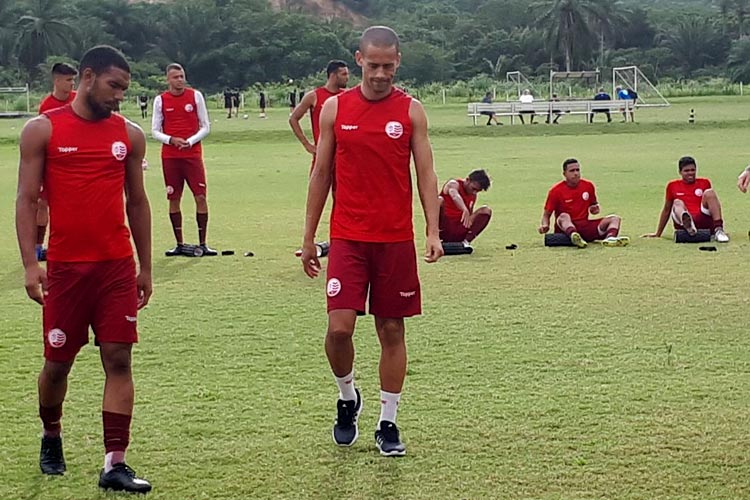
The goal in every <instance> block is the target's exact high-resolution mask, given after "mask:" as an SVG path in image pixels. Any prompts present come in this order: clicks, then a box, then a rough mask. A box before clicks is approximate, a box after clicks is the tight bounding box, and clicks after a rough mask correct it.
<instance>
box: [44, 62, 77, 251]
mask: <svg viewBox="0 0 750 500" xmlns="http://www.w3.org/2000/svg"><path fill="white" fill-rule="evenodd" d="M76 76H78V71H77V70H76V69H75V68H74V67H73V66H71V65H70V64H68V63H55V64H54V65H53V66H52V93H51V94H50V95H48V96H47V97H45V98H44V99H43V100H42V102H41V103H40V104H39V114H40V115H41V114H42V113H44V112H45V111H51V110H53V109H55V108H61V107H62V106H65V105H66V104H70V103H71V102H73V99H75V96H76V91H75V90H73V87H75V83H76ZM36 224H37V230H36V231H37V232H36V258H37V260H38V261H44V260H47V249H46V248H44V238H45V237H46V236H47V224H49V207H48V206H47V193H45V192H44V189H42V191H41V192H40V193H39V202H38V205H37V211H36Z"/></svg>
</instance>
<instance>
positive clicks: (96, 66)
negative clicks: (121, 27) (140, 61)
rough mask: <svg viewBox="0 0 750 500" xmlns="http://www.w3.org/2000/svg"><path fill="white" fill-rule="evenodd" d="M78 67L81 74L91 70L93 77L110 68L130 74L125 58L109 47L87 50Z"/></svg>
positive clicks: (100, 46) (99, 46) (103, 46)
mask: <svg viewBox="0 0 750 500" xmlns="http://www.w3.org/2000/svg"><path fill="white" fill-rule="evenodd" d="M79 67H80V68H81V73H83V72H84V70H86V69H91V71H93V72H94V74H95V75H101V74H102V73H105V72H106V71H108V70H109V69H110V68H119V69H121V70H123V71H127V72H128V73H130V65H129V64H128V61H127V60H126V59H125V56H124V55H123V54H122V52H120V51H119V50H117V49H116V48H114V47H111V46H109V45H97V46H96V47H92V48H90V49H89V50H87V51H86V53H85V54H83V57H82V58H81V64H80V65H79Z"/></svg>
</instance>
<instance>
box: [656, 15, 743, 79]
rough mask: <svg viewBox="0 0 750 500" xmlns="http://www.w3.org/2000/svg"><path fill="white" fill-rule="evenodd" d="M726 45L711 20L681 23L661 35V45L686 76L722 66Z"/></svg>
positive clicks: (687, 20)
mask: <svg viewBox="0 0 750 500" xmlns="http://www.w3.org/2000/svg"><path fill="white" fill-rule="evenodd" d="M727 42H728V40H727V38H725V37H724V36H723V35H722V34H721V33H720V31H719V30H717V29H716V26H715V25H714V23H713V22H712V21H711V20H710V19H707V18H705V17H700V16H692V17H689V18H686V19H682V20H680V21H679V22H677V23H675V25H674V28H673V29H672V30H670V31H668V32H666V33H664V34H662V35H661V45H662V46H663V47H666V48H668V49H670V50H671V52H672V56H673V58H674V59H675V60H676V61H677V62H678V63H682V64H684V66H685V69H686V70H687V72H688V73H691V72H692V71H694V70H696V69H698V68H703V67H704V66H709V65H715V64H719V63H721V62H722V59H723V58H724V54H725V53H726V49H727Z"/></svg>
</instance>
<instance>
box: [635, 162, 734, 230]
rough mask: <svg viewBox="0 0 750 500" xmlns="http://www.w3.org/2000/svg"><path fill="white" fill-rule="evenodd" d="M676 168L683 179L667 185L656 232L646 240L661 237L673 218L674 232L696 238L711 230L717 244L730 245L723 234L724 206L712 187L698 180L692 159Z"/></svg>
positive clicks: (679, 163) (678, 163)
mask: <svg viewBox="0 0 750 500" xmlns="http://www.w3.org/2000/svg"><path fill="white" fill-rule="evenodd" d="M677 168H678V170H679V172H680V178H679V179H675V180H673V181H669V183H667V189H666V193H665V195H664V207H663V208H662V210H661V214H659V223H658V225H657V227H656V232H655V233H648V234H644V235H643V236H644V237H645V238H659V237H661V235H662V233H663V232H664V228H666V226H667V221H668V220H669V219H670V217H671V218H672V223H673V224H674V228H675V229H684V230H685V231H687V232H688V234H690V235H694V234H695V233H696V232H697V231H698V229H709V230H711V232H712V233H713V235H714V239H715V240H716V241H717V242H718V243H727V242H728V241H729V236H728V235H727V233H725V232H724V220H723V219H722V214H721V202H720V201H719V196H718V195H717V194H716V191H714V190H713V188H712V187H711V181H710V180H708V179H706V178H704V177H697V172H698V167H697V165H696V163H695V159H694V158H693V157H692V156H683V157H682V158H680V159H679V161H678V162H677Z"/></svg>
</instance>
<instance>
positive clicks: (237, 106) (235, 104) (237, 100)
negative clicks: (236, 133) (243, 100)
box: [232, 89, 240, 118]
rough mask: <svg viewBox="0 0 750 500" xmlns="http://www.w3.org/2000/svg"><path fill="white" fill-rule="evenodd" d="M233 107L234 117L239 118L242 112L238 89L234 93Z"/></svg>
mask: <svg viewBox="0 0 750 500" xmlns="http://www.w3.org/2000/svg"><path fill="white" fill-rule="evenodd" d="M232 107H233V108H234V117H235V118H237V115H238V114H239V112H240V91H239V90H238V89H234V90H233V91H232Z"/></svg>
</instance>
